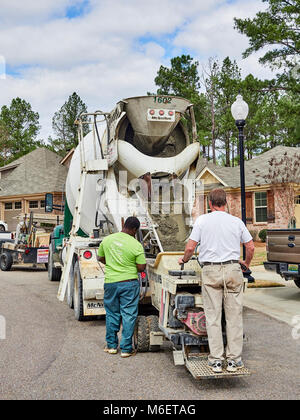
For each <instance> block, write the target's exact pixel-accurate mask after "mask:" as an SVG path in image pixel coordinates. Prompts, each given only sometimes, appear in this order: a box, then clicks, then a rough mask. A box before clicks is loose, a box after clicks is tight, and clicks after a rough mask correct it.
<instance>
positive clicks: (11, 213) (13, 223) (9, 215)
mask: <svg viewBox="0 0 300 420" xmlns="http://www.w3.org/2000/svg"><path fill="white" fill-rule="evenodd" d="M19 214H20V210H4V221H5V223H7V224H8V230H10V231H12V232H13V231H15V230H16V227H17V224H18V223H19V220H18V219H16V218H15V217H16V216H19Z"/></svg>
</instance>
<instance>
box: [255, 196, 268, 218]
mask: <svg viewBox="0 0 300 420" xmlns="http://www.w3.org/2000/svg"><path fill="white" fill-rule="evenodd" d="M267 219H268V209H267V193H266V192H257V193H255V221H256V222H257V223H263V222H267Z"/></svg>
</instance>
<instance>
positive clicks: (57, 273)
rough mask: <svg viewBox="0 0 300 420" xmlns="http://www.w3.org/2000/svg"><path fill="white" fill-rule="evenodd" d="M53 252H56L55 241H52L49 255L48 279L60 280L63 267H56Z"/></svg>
mask: <svg viewBox="0 0 300 420" xmlns="http://www.w3.org/2000/svg"><path fill="white" fill-rule="evenodd" d="M53 254H54V242H53V241H51V242H50V245H49V255H48V279H49V280H50V281H60V277H61V268H59V267H58V268H57V267H54V261H53Z"/></svg>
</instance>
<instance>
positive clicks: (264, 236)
mask: <svg viewBox="0 0 300 420" xmlns="http://www.w3.org/2000/svg"><path fill="white" fill-rule="evenodd" d="M258 236H259V238H260V240H261V241H262V242H266V239H267V229H262V230H260V231H259V234H258Z"/></svg>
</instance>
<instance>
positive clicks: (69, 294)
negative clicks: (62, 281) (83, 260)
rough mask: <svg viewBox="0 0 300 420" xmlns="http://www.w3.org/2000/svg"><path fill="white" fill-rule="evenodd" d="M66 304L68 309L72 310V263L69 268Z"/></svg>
mask: <svg viewBox="0 0 300 420" xmlns="http://www.w3.org/2000/svg"><path fill="white" fill-rule="evenodd" d="M67 303H68V305H69V308H71V309H73V308H74V263H72V265H71V268H70V275H69V281H68V287H67Z"/></svg>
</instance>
